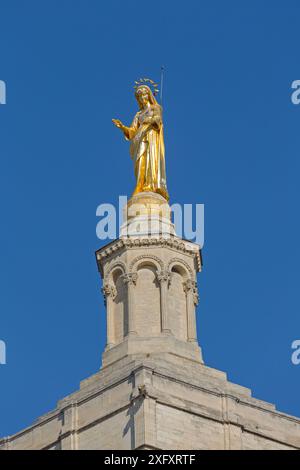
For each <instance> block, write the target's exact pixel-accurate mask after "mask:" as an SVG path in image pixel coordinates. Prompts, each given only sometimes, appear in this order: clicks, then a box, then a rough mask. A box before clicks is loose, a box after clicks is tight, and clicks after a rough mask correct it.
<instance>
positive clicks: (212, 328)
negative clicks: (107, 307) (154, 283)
mask: <svg viewBox="0 0 300 470" xmlns="http://www.w3.org/2000/svg"><path fill="white" fill-rule="evenodd" d="M299 14H300V6H299V2H297V1H293V0H289V1H287V2H283V1H275V0H272V1H264V2H262V1H255V0H251V1H243V2H241V1H230V0H228V1H226V2H225V1H224V0H219V1H212V0H209V1H208V0H207V1H199V0H195V1H191V0H187V1H185V2H176V1H167V0H164V1H163V2H147V3H143V2H123V1H113V2H102V1H99V0H98V1H96V0H89V1H86V0H72V1H71V0H43V1H40V0H27V1H26V2H24V1H21V0H19V1H16V0H1V5H0V17H1V29H0V58H1V62H0V64H1V65H0V79H1V80H5V81H6V83H7V105H6V106H0V136H1V138H0V155H1V159H0V205H1V230H0V260H1V263H0V314H1V317H0V339H2V340H5V341H6V344H7V365H5V366H0V382H1V400H0V436H3V435H7V434H11V433H14V432H16V431H18V430H20V429H22V428H23V427H25V426H27V425H29V424H31V422H32V421H33V420H34V419H35V418H37V417H38V416H40V415H41V414H43V413H45V412H47V411H49V410H51V409H53V408H54V407H55V404H56V401H57V400H58V399H60V398H62V397H64V396H65V395H67V394H69V393H71V392H72V391H75V390H76V389H77V388H78V386H79V381H80V380H82V379H84V378H86V377H88V376H89V375H91V374H93V373H94V372H96V371H97V370H98V368H99V366H100V363H101V353H102V350H103V348H104V341H105V327H104V325H105V320H104V315H105V311H104V306H103V299H102V295H101V293H100V287H101V282H100V278H99V275H98V272H97V267H96V263H95V258H94V251H95V250H96V249H98V248H100V246H101V242H100V241H99V240H97V238H96V232H95V228H96V223H97V218H96V207H97V206H98V204H100V203H102V202H111V203H116V202H117V200H118V195H119V194H130V193H131V191H132V189H133V185H134V178H133V174H132V167H131V161H130V158H129V155H128V145H127V144H126V143H125V142H124V141H123V139H122V138H121V135H120V133H119V132H118V131H117V129H115V128H114V127H113V126H112V123H111V118H112V117H119V118H120V119H122V120H124V121H125V122H129V121H130V119H131V118H132V116H133V114H134V112H135V110H136V103H135V100H134V97H133V95H132V86H133V82H134V80H135V79H137V78H139V77H141V76H150V77H152V78H154V79H156V80H159V70H160V65H161V64H164V65H165V67H166V75H165V89H164V92H165V94H164V118H165V139H166V152H167V153H166V158H167V174H168V186H169V191H170V194H171V202H182V203H204V204H205V213H206V219H205V222H206V227H205V229H206V232H205V246H204V249H203V259H204V269H203V272H202V274H201V275H199V279H198V282H199V290H200V297H201V300H200V305H199V307H198V312H197V316H198V333H199V339H200V343H201V345H202V348H203V352H204V358H205V361H206V364H207V365H209V366H212V367H215V368H218V369H221V370H224V371H226V372H227V373H228V377H229V379H230V380H231V381H233V382H236V383H239V384H241V385H245V386H247V387H250V388H252V390H253V395H254V396H255V397H257V398H261V399H264V400H266V401H269V402H272V403H276V405H277V407H278V409H279V410H281V411H285V412H287V413H290V414H295V415H298V416H300V405H299V384H300V365H299V366H294V365H292V363H291V359H290V357H291V343H292V341H293V340H294V339H300V316H299V312H300V297H299V266H300V248H299V238H300V233H299V232H300V224H299V195H300V190H299V174H300V163H299V145H300V140H299V121H300V106H295V105H293V104H292V103H291V100H290V95H291V90H290V86H291V82H292V81H293V80H296V79H300V66H299V45H300V33H299V17H300V16H299Z"/></svg>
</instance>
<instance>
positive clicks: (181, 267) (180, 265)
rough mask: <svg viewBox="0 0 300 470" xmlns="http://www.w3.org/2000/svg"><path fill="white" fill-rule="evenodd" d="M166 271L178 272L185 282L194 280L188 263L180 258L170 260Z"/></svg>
mask: <svg viewBox="0 0 300 470" xmlns="http://www.w3.org/2000/svg"><path fill="white" fill-rule="evenodd" d="M168 271H170V272H172V271H173V272H178V273H179V274H181V276H182V277H183V279H184V280H185V281H186V280H187V279H191V280H193V279H194V276H193V270H192V269H191V267H190V266H189V265H188V263H187V262H186V261H184V260H182V259H181V258H172V259H171V260H170V261H169V263H168Z"/></svg>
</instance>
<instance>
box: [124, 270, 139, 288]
mask: <svg viewBox="0 0 300 470" xmlns="http://www.w3.org/2000/svg"><path fill="white" fill-rule="evenodd" d="M137 277H138V275H137V273H135V272H132V273H126V274H123V275H122V279H123V282H124V283H125V284H130V285H136V281H137Z"/></svg>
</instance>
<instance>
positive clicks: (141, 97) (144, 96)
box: [135, 85, 157, 109]
mask: <svg viewBox="0 0 300 470" xmlns="http://www.w3.org/2000/svg"><path fill="white" fill-rule="evenodd" d="M135 97H136V99H137V102H138V104H139V107H140V108H141V109H143V108H145V107H146V106H147V105H148V104H156V103H157V101H156V99H155V98H154V96H153V93H152V91H151V88H149V87H148V86H147V85H140V86H138V87H137V89H136V91H135Z"/></svg>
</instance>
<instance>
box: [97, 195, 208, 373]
mask: <svg viewBox="0 0 300 470" xmlns="http://www.w3.org/2000/svg"><path fill="white" fill-rule="evenodd" d="M134 207H135V211H134V214H135V215H134V216H130V212H132V209H133V208H134ZM136 213H138V214H139V215H136ZM125 232H126V234H124V233H125ZM96 257H97V263H98V267H99V271H100V273H101V276H102V278H103V288H102V290H103V294H104V297H105V303H106V311H107V346H106V349H105V352H104V354H103V367H105V366H107V365H109V364H112V363H114V362H115V361H117V360H120V359H122V358H124V357H126V356H131V357H135V358H142V357H150V356H151V357H152V358H154V357H160V358H162V357H168V358H170V359H171V358H172V357H173V356H176V357H177V358H178V357H181V358H183V359H189V360H193V361H198V362H202V356H201V350H200V348H199V346H198V342H197V333H196V316H195V307H196V305H197V304H198V291H197V281H196V273H197V272H198V271H200V270H201V255H200V251H199V246H198V245H196V244H194V243H191V242H188V241H185V240H182V239H180V238H178V237H177V236H176V235H175V233H174V227H173V225H172V224H171V219H170V207H169V205H168V204H167V203H166V201H165V199H164V198H163V197H162V196H159V195H157V194H154V193H141V194H138V195H137V196H135V197H133V198H132V199H131V200H130V201H129V203H128V205H127V206H126V207H125V224H124V226H123V228H122V232H121V237H120V239H118V240H115V241H114V242H112V243H110V244H109V245H106V246H105V247H104V248H102V249H100V250H99V251H97V253H96Z"/></svg>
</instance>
